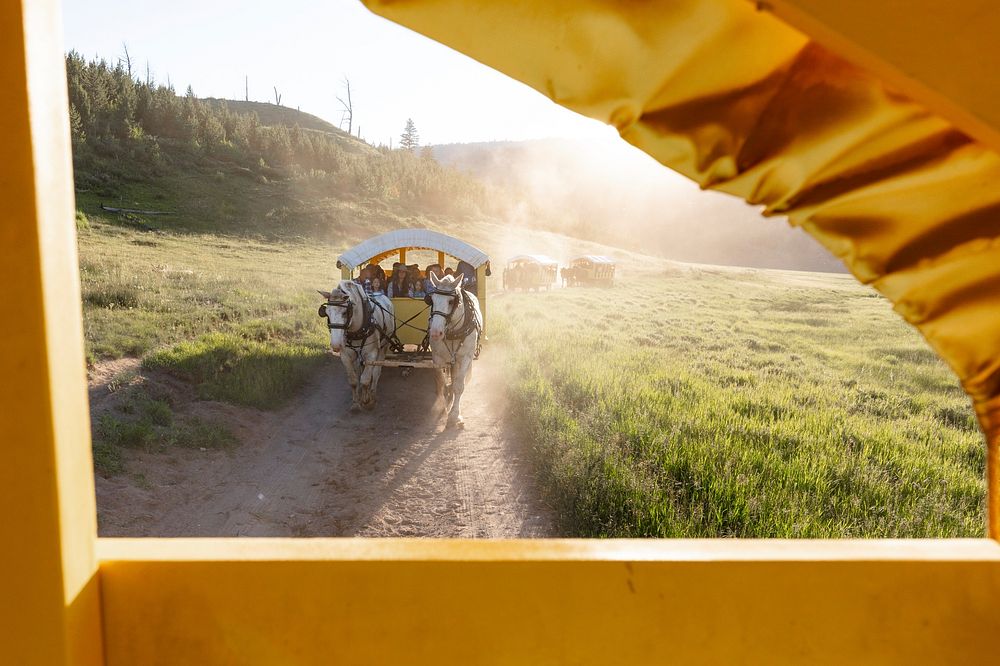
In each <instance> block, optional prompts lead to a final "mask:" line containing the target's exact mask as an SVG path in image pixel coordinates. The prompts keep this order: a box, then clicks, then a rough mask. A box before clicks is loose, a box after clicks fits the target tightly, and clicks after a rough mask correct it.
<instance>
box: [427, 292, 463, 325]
mask: <svg viewBox="0 0 1000 666" xmlns="http://www.w3.org/2000/svg"><path fill="white" fill-rule="evenodd" d="M434 294H439V295H441V296H451V297H452V298H451V308H450V309H449V310H448V311H447V312H441V311H440V310H435V309H434V299H433V298H432V296H433V295H434ZM461 300H462V297H461V295H459V293H458V292H457V291H435V292H432V293H430V294H427V296H426V297H425V298H424V301H425V302H426V303H427V304H428V305H430V306H431V315H430V316H429V317H428V318H427V323H428V324H430V321H431V319H434V317H435V316H438V317H444V323H445V326H447V325H448V324H449V323H450V322H451V318H452V317H453V316H454V314H455V310H457V309H458V304H459V302H460V301H461Z"/></svg>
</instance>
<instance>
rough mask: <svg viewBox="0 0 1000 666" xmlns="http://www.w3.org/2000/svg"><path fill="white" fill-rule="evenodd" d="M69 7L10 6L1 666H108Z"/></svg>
mask: <svg viewBox="0 0 1000 666" xmlns="http://www.w3.org/2000/svg"><path fill="white" fill-rule="evenodd" d="M61 34H62V29H61V18H60V16H59V12H58V2H56V0H21V1H18V0H13V1H10V2H3V3H0V35H2V36H3V38H2V39H0V91H3V94H2V97H0V130H2V137H3V138H2V145H3V151H2V153H3V154H2V158H0V201H2V202H3V220H2V221H0V252H2V260H0V284H2V285H3V286H4V298H3V303H2V308H0V313H2V314H0V443H2V447H3V452H4V460H3V465H0V507H2V511H3V519H2V521H0V525H2V528H3V544H2V548H0V572H2V573H0V577H2V581H3V592H2V594H0V663H2V664H11V665H14V664H17V665H18V666H22V665H28V664H45V665H46V666H53V665H57V664H67V665H68V664H99V663H102V661H103V658H102V653H101V614H100V599H99V589H98V581H97V560H96V558H95V556H94V541H95V539H96V537H97V521H96V512H95V503H94V482H93V465H92V462H91V453H90V436H89V433H90V421H89V417H88V413H87V394H86V377H85V369H84V354H83V325H82V314H81V306H80V286H79V277H78V275H79V274H78V263H77V255H76V234H75V222H74V206H73V178H72V171H71V164H70V141H69V117H68V110H67V107H68V102H67V95H66V73H65V64H64V60H63V50H62V41H61Z"/></svg>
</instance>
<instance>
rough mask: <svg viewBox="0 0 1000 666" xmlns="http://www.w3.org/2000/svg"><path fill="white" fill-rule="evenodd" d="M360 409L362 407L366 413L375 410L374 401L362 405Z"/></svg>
mask: <svg viewBox="0 0 1000 666" xmlns="http://www.w3.org/2000/svg"><path fill="white" fill-rule="evenodd" d="M361 407H363V408H364V410H365V411H366V412H370V411H372V410H373V409H375V401H374V400H372V401H371V402H366V403H364V404H362V405H361Z"/></svg>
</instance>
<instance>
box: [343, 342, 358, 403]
mask: <svg viewBox="0 0 1000 666" xmlns="http://www.w3.org/2000/svg"><path fill="white" fill-rule="evenodd" d="M341 359H342V360H343V362H344V373H345V374H346V375H347V383H348V384H350V385H351V411H352V412H356V411H358V409H360V405H359V403H358V398H359V395H358V367H357V363H356V361H357V358H356V357H355V355H354V354H353V353H349V352H348V351H347V350H346V349H345V350H344V351H343V352H341Z"/></svg>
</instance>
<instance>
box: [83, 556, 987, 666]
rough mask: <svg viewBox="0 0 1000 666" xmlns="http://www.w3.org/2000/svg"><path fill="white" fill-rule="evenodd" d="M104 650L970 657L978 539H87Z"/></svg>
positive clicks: (577, 657)
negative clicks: (98, 591)
mask: <svg viewBox="0 0 1000 666" xmlns="http://www.w3.org/2000/svg"><path fill="white" fill-rule="evenodd" d="M99 553H100V557H101V560H102V564H101V573H102V577H103V589H104V599H105V610H104V612H105V622H106V635H107V654H108V664H109V666H126V665H132V664H143V665H145V666H157V665H164V666H165V665H167V664H171V665H172V664H243V665H252V664H318V663H329V664H435V665H438V664H465V665H471V664H577V665H589V664H594V665H598V664H600V665H601V666H605V665H607V664H629V665H630V666H642V665H644V664H672V663H677V664H768V665H780V664H795V665H796V666H798V665H801V664H813V665H815V664H837V665H841V664H852V665H857V664H944V663H951V664H975V663H990V662H991V660H993V659H995V656H996V654H995V649H996V645H995V639H996V636H997V635H1000V545H997V544H996V543H994V542H992V541H988V540H985V539H984V540H940V541H864V542H861V541H826V542H821V541H737V540H680V541H671V540H650V541H642V540H620V541H615V540H609V541H598V540H587V541H584V540H567V541H559V540H555V541H552V540H550V541H516V542H515V541H507V542H504V541H499V542H496V541H494V542H482V541H480V542H473V541H448V540H415V539H409V540H408V539H386V540H379V539H241V540H234V539H227V540H212V539H209V540H203V539H172V540H148V539H146V540H108V539H104V540H101V543H100V546H99Z"/></svg>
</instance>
